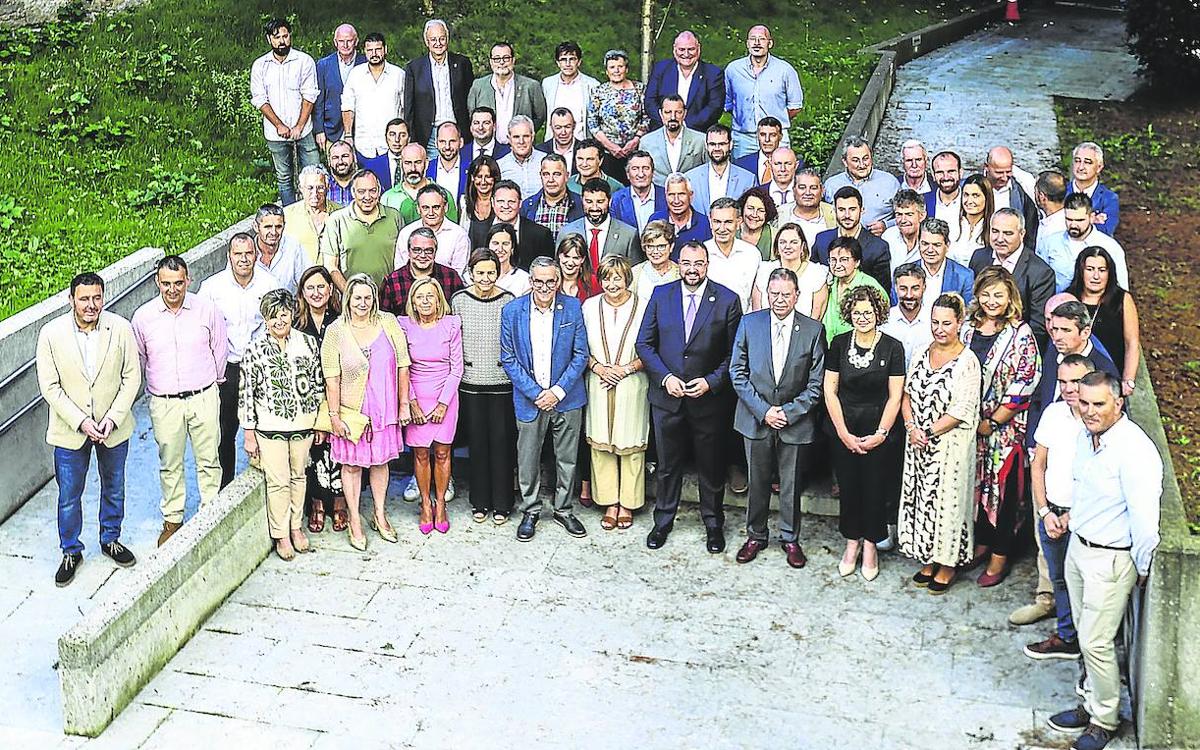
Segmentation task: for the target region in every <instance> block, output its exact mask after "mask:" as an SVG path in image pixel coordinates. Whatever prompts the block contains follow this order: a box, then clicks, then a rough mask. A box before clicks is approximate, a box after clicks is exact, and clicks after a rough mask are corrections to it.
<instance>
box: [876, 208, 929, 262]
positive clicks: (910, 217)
mask: <svg viewBox="0 0 1200 750" xmlns="http://www.w3.org/2000/svg"><path fill="white" fill-rule="evenodd" d="M892 210H893V211H895V213H896V225H895V226H893V227H888V228H887V229H885V230H883V234H882V235H881V236H880V239H882V240H883V241H884V242H886V243H887V244H888V250H890V251H891V254H892V271H893V272H894V271H895V270H896V269H897V268H898V267H899V266H902V265H904V264H905V263H913V262H915V261H916V260H918V259H919V258H920V256H921V248H920V247H918V245H917V240H918V239H919V236H920V234H921V222H922V221H925V200H924V199H923V198H922V197H921V196H920V195H918V194H917V193H916V191H913V190H909V189H907V188H901V189H900V191H899V192H897V193H896V197H895V198H893V199H892Z"/></svg>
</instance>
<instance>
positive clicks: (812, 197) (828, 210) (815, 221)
mask: <svg viewBox="0 0 1200 750" xmlns="http://www.w3.org/2000/svg"><path fill="white" fill-rule="evenodd" d="M824 193H825V189H824V186H822V184H821V175H819V174H818V173H817V171H816V170H815V169H807V168H806V169H801V170H800V171H799V172H797V173H796V176H795V178H793V179H792V203H791V204H790V206H791V210H788V211H781V212H780V214H779V218H778V219H776V220H775V227H776V229H778V228H779V227H782V226H783V225H784V224H795V225H797V226H799V227H800V232H801V233H802V234H803V235H804V241H805V243H806V244H807V245H808V247H809V248H810V249H811V248H812V246H813V243H815V242H816V241H817V235H818V234H820V233H821V232H824V231H825V230H826V229H833V228H834V227H836V226H837V218H836V216H835V214H834V210H833V206H832V205H831V204H829V203H826V202H825V201H824V200H822V198H823V196H824Z"/></svg>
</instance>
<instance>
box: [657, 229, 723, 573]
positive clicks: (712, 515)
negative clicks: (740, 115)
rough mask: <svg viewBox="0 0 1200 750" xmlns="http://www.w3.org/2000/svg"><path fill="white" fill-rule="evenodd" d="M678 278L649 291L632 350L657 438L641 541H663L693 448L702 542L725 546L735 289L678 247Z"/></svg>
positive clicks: (691, 248)
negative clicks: (654, 483) (649, 512)
mask: <svg viewBox="0 0 1200 750" xmlns="http://www.w3.org/2000/svg"><path fill="white" fill-rule="evenodd" d="M679 272H680V275H681V278H680V279H678V280H676V281H673V282H671V283H668V284H663V285H662V286H659V287H657V288H656V289H655V290H654V293H653V294H651V296H650V302H649V303H648V304H647V306H646V313H645V316H644V317H643V318H642V327H641V329H640V330H639V331H638V338H637V344H636V349H637V353H638V357H640V358H641V360H642V363H643V364H644V365H645V367H646V372H647V374H648V376H649V379H650V393H649V396H650V413H651V416H652V418H653V421H654V437H655V440H656V442H657V444H658V471H657V476H658V489H657V492H656V494H655V503H654V528H653V529H652V530H651V531H650V534H649V535H648V536H647V537H646V546H647V547H649V548H650V549H658V548H660V547H662V546H663V545H664V544H666V542H667V536H668V535H669V534H670V533H671V529H672V528H673V527H674V524H675V514H676V513H677V512H678V510H679V494H680V490H681V489H682V487H683V468H684V459H685V458H686V457H687V455H688V453H691V454H692V459H693V463H694V465H695V468H696V473H697V475H698V477H699V483H700V517H701V518H702V519H703V521H704V527H705V530H706V532H707V533H706V537H707V539H706V548H707V549H708V551H709V552H711V553H713V554H717V553H720V552H723V551H724V550H725V532H724V528H725V509H724V500H725V468H726V465H727V464H728V463H729V461H728V457H727V456H726V455H725V453H724V448H725V446H726V445H727V441H726V435H727V433H728V431H729V424H730V421H731V416H732V413H733V398H732V391H731V390H730V387H729V355H730V351H731V350H732V348H733V340H734V335H735V334H736V333H737V327H738V323H740V322H741V319H742V303H741V300H739V299H738V296H737V294H735V293H734V292H732V291H730V290H729V289H727V288H725V287H723V286H721V285H720V284H718V283H716V282H715V281H710V280H709V279H708V251H707V250H706V249H705V248H704V245H701V244H699V243H696V242H690V243H688V244H686V245H684V246H683V247H682V248H681V249H680V251H679Z"/></svg>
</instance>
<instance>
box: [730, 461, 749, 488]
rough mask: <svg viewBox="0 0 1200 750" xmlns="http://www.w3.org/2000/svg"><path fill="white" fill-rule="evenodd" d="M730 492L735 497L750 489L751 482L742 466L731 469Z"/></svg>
mask: <svg viewBox="0 0 1200 750" xmlns="http://www.w3.org/2000/svg"><path fill="white" fill-rule="evenodd" d="M727 484H728V485H729V491H730V492H732V493H733V494H735V495H741V494H744V493H745V492H746V490H747V489H749V488H750V480H749V478H748V477H747V476H746V470H745V469H743V468H742V467H740V466H730V467H729V481H728V483H727Z"/></svg>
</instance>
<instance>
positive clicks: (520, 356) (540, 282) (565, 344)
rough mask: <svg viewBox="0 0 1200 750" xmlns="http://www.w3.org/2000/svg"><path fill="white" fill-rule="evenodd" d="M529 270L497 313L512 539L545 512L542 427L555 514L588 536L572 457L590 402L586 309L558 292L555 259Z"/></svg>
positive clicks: (525, 535)
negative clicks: (513, 482)
mask: <svg viewBox="0 0 1200 750" xmlns="http://www.w3.org/2000/svg"><path fill="white" fill-rule="evenodd" d="M529 276H530V284H531V289H530V293H529V294H523V295H521V296H520V297H517V298H516V299H515V300H513V301H512V302H509V303H508V304H507V305H505V306H504V310H502V311H501V313H500V366H501V367H503V368H504V372H505V373H507V374H508V377H509V379H510V380H512V383H513V407H514V408H515V410H516V416H517V483H518V484H519V485H520V488H521V512H522V513H523V514H524V515H523V517H522V519H521V525H520V526H519V527H518V528H517V539H518V540H519V541H522V542H528V541H529V540H531V539H533V535H534V533H535V532H536V530H537V522H538V517H539V516H540V515H541V512H542V501H541V498H540V497H538V491H539V490H540V489H541V474H542V445H543V443H545V441H546V433H550V440H551V445H552V446H553V450H554V466H555V484H554V509H553V513H554V520H555V521H556V522H557V523H558V524H559V525H560V526H562V527H563V528H564V529H566V531H567V533H568V534H570V535H571V536H574V537H581V536H587V530H586V529H585V528H584V527H583V524H582V523H581V522H580V521H579V519H578V518H576V517H575V516H574V514H572V513H571V504H572V503H571V489H572V488H573V487H574V486H575V461H576V456H577V455H578V453H579V437H580V430H581V429H582V426H583V407H584V404H586V403H587V391H586V390H585V389H584V382H583V375H584V372H585V370H586V369H587V358H588V344H587V331H586V330H585V329H584V326H583V308H582V306H581V305H580V304H579V300H577V299H575V298H574V297H570V296H566V295H561V294H559V293H558V284H559V270H558V264H557V263H555V261H554V259H553V258H548V257H546V256H541V257H538V258H535V259H534V260H533V262H532V263H531V264H530V267H529Z"/></svg>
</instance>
